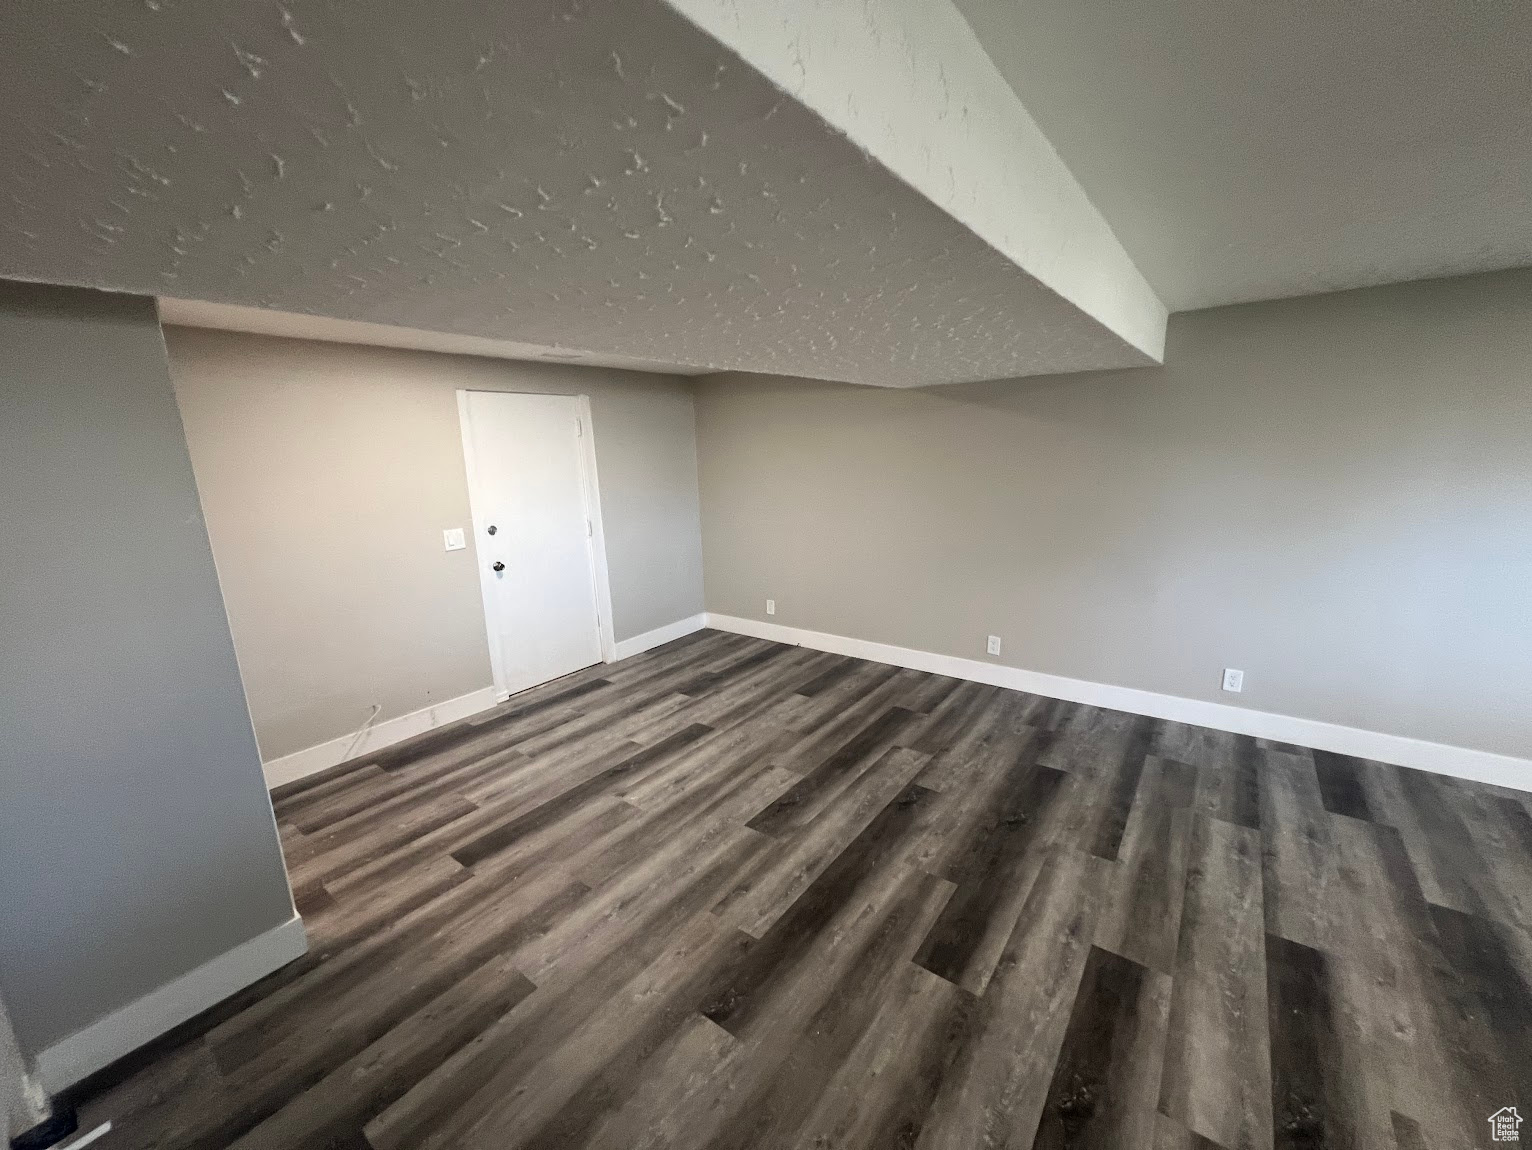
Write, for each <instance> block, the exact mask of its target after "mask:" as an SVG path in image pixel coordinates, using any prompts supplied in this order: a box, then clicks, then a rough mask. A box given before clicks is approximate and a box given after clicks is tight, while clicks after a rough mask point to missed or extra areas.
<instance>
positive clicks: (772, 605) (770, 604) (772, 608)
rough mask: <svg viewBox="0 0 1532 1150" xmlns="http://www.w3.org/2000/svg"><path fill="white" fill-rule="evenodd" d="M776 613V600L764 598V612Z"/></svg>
mask: <svg viewBox="0 0 1532 1150" xmlns="http://www.w3.org/2000/svg"><path fill="white" fill-rule="evenodd" d="M776 613H777V601H776V600H775V599H768V600H766V614H768V615H775V614H776Z"/></svg>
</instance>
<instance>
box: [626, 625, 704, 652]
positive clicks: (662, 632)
mask: <svg viewBox="0 0 1532 1150" xmlns="http://www.w3.org/2000/svg"><path fill="white" fill-rule="evenodd" d="M706 626H707V616H706V615H693V616H691V617H690V618H687V619H677V620H676V621H675V622H674V623H666V624H665V626H663V627H656V628H655V629H654V630H653V631H645V632H644V633H643V634H642V635H634V636H633V638H631V639H624V640H623V641H622V642H620V643H618V644H617V658H619V659H627V658H631V657H632V656H634V655H640V654H643V652H645V651H647V650H649V649H650V648H651V647H658V646H661V645H662V644H665V643H673V642H675V641H676V640H677V639H680V638H682V637H683V636H685V635H690V634H691V633H692V632H693V631H700V630H702V628H704V627H706Z"/></svg>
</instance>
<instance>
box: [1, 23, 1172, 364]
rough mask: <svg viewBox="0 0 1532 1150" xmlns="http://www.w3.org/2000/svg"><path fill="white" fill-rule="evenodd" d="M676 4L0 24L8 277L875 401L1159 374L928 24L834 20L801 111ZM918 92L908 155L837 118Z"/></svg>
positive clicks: (1055, 178) (1132, 296)
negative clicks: (1000, 384) (742, 373)
mask: <svg viewBox="0 0 1532 1150" xmlns="http://www.w3.org/2000/svg"><path fill="white" fill-rule="evenodd" d="M794 3H795V4H796V6H797V7H799V8H802V9H803V12H802V15H803V16H804V18H805V19H806V18H808V17H809V16H810V15H812V10H813V9H815V8H816V7H822V6H819V5H815V4H813V3H811V2H810V0H801V2H799V0H794ZM690 7H691V9H693V10H690V11H688V16H689V17H690V18H683V16H682V15H680V14H679V13H678V12H677V11H676V10H674V9H673V8H672V7H670V6H668V5H666V4H665V3H661V2H660V0H631V2H618V0H610V2H604V3H603V2H597V3H587V2H582V0H519V2H517V3H513V4H506V3H503V2H501V0H448V2H445V3H441V2H437V3H430V4H427V3H423V2H418V0H412V2H402V0H401V2H394V3H384V4H372V5H342V4H339V3H330V2H324V0H311V2H305V0H289V2H288V3H286V4H284V3H278V2H269V0H259V2H255V3H248V4H234V3H201V2H194V0H141V2H139V3H131V4H130V3H126V2H111V0H86V2H82V3H71V4H67V5H46V4H10V5H5V6H4V7H3V9H0V45H3V47H0V108H3V109H4V115H3V118H0V156H3V157H4V159H3V161H0V164H3V167H0V177H3V180H4V191H5V200H4V209H3V214H0V229H3V230H0V276H8V277H12V278H20V279H40V280H49V281H53V282H61V283H72V284H83V285H88V286H99V287H106V288H112V289H117V290H125V291H135V292H142V293H146V294H153V295H159V296H170V297H179V298H183V299H190V300H201V301H212V302H214V303H220V304H233V305H246V306H255V307H260V308H267V309H274V310H281V311H287V312H293V313H303V314H312V315H319V316H327V317H332V318H335V319H339V320H347V321H361V322H370V323H379V324H389V325H400V326H405V327H411V328H418V329H427V330H430V331H436V332H442V333H450V334H452V335H457V336H464V337H476V338H482V339H492V340H497V341H514V342H515V343H516V344H517V345H519V346H525V347H527V348H529V349H531V352H530V354H546V355H548V356H550V357H553V358H572V357H575V356H580V355H584V356H585V357H586V358H588V359H590V360H591V361H592V362H632V363H646V364H666V365H674V366H677V367H680V368H682V369H684V370H690V371H706V370H721V369H738V370H747V371H769V372H782V373H788V374H796V375H806V376H814V377H819V378H827V379H841V380H851V381H857V382H866V383H877V384H883V385H894V386H909V385H917V384H925V383H936V382H950V381H954V380H964V379H982V378H998V377H1008V376H1017V375H1026V374H1034V373H1038V372H1053V371H1068V370H1075V369H1083V368H1099V367H1115V366H1127V365H1132V364H1141V363H1148V362H1153V361H1154V360H1155V359H1156V357H1157V356H1158V355H1159V353H1160V350H1161V348H1162V346H1163V335H1164V320H1165V309H1164V306H1163V305H1162V304H1161V303H1160V301H1159V300H1158V299H1157V298H1156V297H1155V295H1154V293H1153V292H1152V291H1151V290H1150V289H1149V287H1148V286H1147V284H1146V283H1145V282H1144V280H1143V277H1142V276H1140V275H1139V273H1138V271H1137V269H1136V268H1135V267H1134V265H1133V262H1132V260H1131V259H1130V258H1129V257H1128V255H1127V254H1126V253H1125V252H1124V251H1123V250H1122V248H1121V245H1119V244H1118V243H1117V240H1116V238H1115V237H1114V236H1113V235H1112V233H1111V230H1110V229H1109V228H1108V227H1107V226H1106V224H1105V223H1104V222H1103V221H1102V220H1101V217H1100V216H1099V214H1098V213H1097V212H1096V211H1095V209H1094V208H1093V207H1092V206H1091V204H1090V203H1089V201H1088V200H1087V199H1086V197H1085V195H1084V193H1083V192H1082V191H1081V190H1080V188H1079V186H1078V184H1076V183H1075V181H1074V180H1073V178H1072V177H1071V176H1070V174H1069V172H1068V171H1067V169H1065V168H1064V167H1063V166H1062V165H1061V164H1060V163H1059V162H1058V159H1057V157H1056V156H1055V155H1054V153H1053V151H1052V149H1051V148H1050V147H1049V146H1048V144H1047V141H1046V140H1045V139H1044V138H1043V137H1042V136H1041V134H1040V133H1038V131H1037V128H1036V125H1035V124H1033V123H1032V121H1031V119H1030V117H1028V115H1027V112H1026V109H1025V108H1023V107H1022V105H1021V103H1020V101H1019V100H1018V99H1017V98H1016V96H1015V95H1014V93H1013V92H1012V91H1011V90H1010V88H1009V87H1008V86H1007V85H1006V84H1005V82H1004V80H1003V79H1002V78H1001V77H1000V75H999V73H998V72H996V71H995V69H994V67H993V65H992V64H991V63H990V62H989V60H988V58H987V57H986V56H985V55H984V53H983V51H982V49H980V48H979V46H978V43H977V41H976V40H975V39H974V37H973V34H972V32H971V30H970V29H968V27H967V26H966V24H965V23H964V22H963V21H962V19H961V18H960V17H959V16H958V15H957V14H956V12H955V10H953V9H952V8H951V7H950V5H948V4H947V2H946V0H940V2H939V3H937V4H935V5H932V6H929V7H926V6H923V5H921V4H918V3H915V2H914V0H899V3H897V4H896V3H893V2H892V0H891V2H890V3H889V4H888V5H887V6H886V9H884V8H880V7H879V6H875V5H874V6H856V7H848V8H847V9H846V11H845V12H843V13H842V16H845V15H846V14H848V13H850V14H852V15H855V14H857V13H860V15H859V16H856V18H854V19H843V20H841V21H840V22H839V24H838V26H837V27H836V28H835V30H834V31H835V34H836V36H837V41H836V50H835V51H834V52H820V53H818V54H812V53H808V55H810V56H812V59H811V63H810V75H812V76H813V77H815V82H813V83H807V84H805V83H802V82H795V81H794V78H793V76H792V75H790V74H784V73H783V67H784V61H787V62H790V61H792V60H793V59H794V58H796V59H797V60H798V63H799V64H800V65H801V64H802V63H803V60H804V57H805V55H806V53H805V46H806V42H805V41H803V40H802V39H801V38H800V39H798V40H797V42H796V43H795V42H794V41H793V38H791V37H789V38H788V39H787V40H785V41H784V40H783V39H782V38H780V37H776V38H773V36H771V35H770V34H769V33H770V29H767V30H766V31H765V32H764V33H763V32H762V30H761V29H758V28H754V27H751V26H749V21H743V20H741V19H738V17H740V13H741V12H743V11H744V10H743V9H741V10H740V11H737V12H734V13H733V14H732V17H734V18H735V19H734V23H733V25H730V24H729V19H730V14H729V13H728V12H726V11H723V10H719V11H714V12H709V11H707V10H706V6H705V5H701V4H693V5H691V6H690ZM832 7H833V6H832ZM720 13H721V18H720ZM932 13H936V14H937V15H936V16H935V17H934V18H933V16H932ZM699 24H701V25H703V26H704V27H708V28H709V29H710V31H711V32H712V33H714V34H709V32H705V31H703V30H702V28H701V27H699V26H698V25H699ZM890 44H892V45H895V50H894V51H893V52H892V53H890V52H887V51H885V50H884V48H885V47H886V46H887V45H890ZM746 59H749V60H751V61H752V63H750V64H747V63H746V62H745V60H746ZM848 60H854V61H856V62H857V67H856V69H855V71H854V73H851V72H848V73H847V74H846V75H845V76H844V77H838V76H836V72H837V69H840V68H841V67H842V65H843V64H844V62H845V61H848ZM944 69H951V70H952V71H951V74H950V75H944V74H943V72H944ZM800 79H801V78H800ZM773 80H774V81H775V83H773ZM829 81H834V82H829ZM912 84H913V85H919V87H918V88H917V89H916V90H918V92H919V93H920V98H921V100H923V101H925V100H926V99H927V96H931V97H932V99H934V100H935V103H929V101H928V102H927V103H928V104H929V106H926V105H925V104H922V105H911V106H910V108H909V111H910V114H909V115H908V116H904V117H902V119H901V123H900V124H899V125H897V126H896V128H897V130H892V131H891V130H889V129H890V125H889V123H888V121H887V118H886V117H884V118H883V119H882V120H881V121H879V120H878V119H877V117H875V116H874V117H870V118H869V117H866V116H862V117H858V116H857V115H849V116H848V115H846V114H845V113H846V109H847V106H848V102H849V104H855V103H857V102H858V101H860V102H862V104H863V105H864V107H865V106H871V105H872V104H875V103H876V102H877V101H878V100H879V99H880V98H887V97H888V95H889V94H891V93H893V94H897V93H900V92H902V91H903V90H904V87H907V86H909V85H912ZM933 85H934V86H935V87H934V88H933ZM784 90H786V91H787V92H792V93H794V95H787V94H784ZM933 93H934V95H932V94H933ZM795 96H796V97H798V98H794V97H795ZM831 105H835V106H831ZM954 143H955V144H956V145H957V148H956V150H953V145H954ZM944 149H946V151H944Z"/></svg>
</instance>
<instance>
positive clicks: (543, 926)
mask: <svg viewBox="0 0 1532 1150" xmlns="http://www.w3.org/2000/svg"><path fill="white" fill-rule="evenodd" d="M275 798H276V809H277V816H278V820H279V823H280V826H281V831H282V840H283V844H284V848H285V850H286V853H287V858H288V863H289V868H290V871H291V875H292V880H293V886H294V889H295V891H296V893H297V898H298V903H299V908H300V910H301V911H302V913H303V915H304V917H305V920H306V922H307V925H308V929H309V932H310V939H311V948H312V949H311V950H310V952H309V954H308V955H307V956H306V957H304V958H302V959H300V960H299V961H297V962H295V963H293V964H292V965H291V966H289V967H287V968H286V969H284V970H282V971H280V972H278V973H277V974H275V975H273V976H271V977H270V978H268V979H266V980H265V981H264V982H262V983H260V984H258V985H257V986H255V987H252V988H250V989H249V990H247V991H245V992H243V993H242V994H240V995H238V996H236V998H235V999H233V1000H231V1001H230V1002H228V1003H225V1004H223V1005H221V1006H220V1007H218V1008H216V1009H215V1010H213V1011H211V1012H209V1013H208V1014H207V1015H204V1016H202V1017H201V1018H199V1019H196V1020H194V1021H193V1022H192V1023H189V1024H188V1025H187V1026H185V1027H183V1028H181V1030H180V1031H178V1032H176V1033H175V1034H173V1035H170V1036H167V1038H165V1039H164V1040H162V1041H160V1042H158V1043H156V1044H154V1046H153V1047H151V1048H149V1049H148V1050H145V1051H143V1052H140V1053H139V1054H137V1055H135V1056H132V1057H130V1058H129V1059H128V1060H126V1061H125V1062H123V1063H121V1064H119V1065H118V1066H117V1067H114V1068H111V1069H110V1070H108V1071H107V1072H104V1073H103V1074H102V1075H100V1076H98V1077H97V1078H96V1079H95V1080H94V1081H92V1082H91V1083H88V1084H86V1087H85V1089H84V1090H82V1091H81V1095H82V1098H81V1105H82V1107H83V1110H84V1120H85V1122H86V1123H88V1124H93V1123H95V1122H99V1121H103V1120H105V1119H108V1118H109V1119H111V1121H112V1122H113V1124H114V1128H113V1131H112V1133H111V1134H110V1135H109V1136H108V1137H107V1138H106V1139H104V1140H103V1141H101V1142H100V1143H99V1145H100V1146H101V1147H103V1148H106V1150H110V1148H114V1147H132V1148H149V1147H158V1148H166V1150H168V1148H204V1150H207V1148H213V1147H225V1146H236V1147H239V1148H241V1150H256V1148H260V1150H279V1148H294V1150H296V1148H300V1147H301V1148H304V1150H314V1148H324V1147H330V1148H336V1150H439V1148H448V1147H452V1148H458V1147H461V1148H465V1150H512V1148H520V1147H526V1148H532V1147H538V1148H553V1147H603V1148H613V1150H616V1148H621V1150H631V1148H641V1147H657V1148H658V1147H676V1148H688V1147H715V1148H738V1150H743V1148H745V1147H872V1148H878V1150H887V1148H910V1147H913V1148H922V1150H924V1148H936V1147H949V1148H953V1150H973V1148H977V1147H989V1146H1007V1147H1028V1146H1032V1147H1066V1146H1067V1147H1111V1148H1116V1150H1124V1148H1141V1150H1176V1148H1182V1147H1186V1148H1191V1147H1199V1148H1204V1150H1205V1148H1209V1147H1215V1148H1217V1147H1221V1148H1223V1150H1244V1148H1250V1147H1259V1148H1263V1150H1264V1148H1275V1147H1321V1146H1323V1147H1397V1148H1398V1150H1410V1148H1414V1147H1470V1146H1479V1145H1482V1144H1485V1143H1486V1142H1487V1140H1488V1131H1487V1125H1486V1122H1487V1119H1488V1117H1489V1115H1490V1114H1491V1113H1492V1112H1494V1111H1496V1110H1498V1109H1499V1108H1500V1107H1502V1106H1507V1105H1519V1106H1520V1107H1522V1112H1523V1113H1524V1114H1527V1115H1528V1116H1532V806H1529V797H1528V796H1527V795H1525V794H1520V793H1517V792H1514V791H1509V790H1502V789H1498V788H1494V787H1489V786H1482V785H1475V784H1469V783H1464V782H1459V781H1454V780H1450V779H1446V778H1441V777H1436V776H1432V775H1428V774H1423V773H1421V772H1417V771H1411V770H1404V769H1399V768H1394V767H1389V766H1384V765H1382V764H1379V763H1373V762H1364V761H1361V760H1357V759H1351V758H1345V757H1343V756H1339V755H1334V754H1328V753H1324V752H1316V751H1309V750H1305V749H1302V748H1299V747H1295V746H1289V745H1285V744H1276V743H1269V742H1263V741H1260V740H1256V739H1251V738H1248V737H1243V736H1234V735H1228V734H1223V733H1219V732H1215V731H1209V730H1203V729H1199V728H1194V727H1187V726H1182V725H1179V724H1175V723H1169V722H1161V721H1157V720H1151V719H1145V718H1140V717H1136V716H1133V715H1127V714H1122V713H1118V712H1113V711H1106V710H1101V709H1097V708H1093V707H1088V706H1080V705H1076V704H1071V703H1066V702H1060V701H1058V700H1051V699H1046V698H1041V697H1038V696H1033V695H1027V694H1022V693H1018V692H1014V691H1005V690H1001V689H998V688H995V687H987V686H981V685H978V684H974V683H967V682H960V681H958V680H954V679H946V678H942V677H940V676H934V675H925V674H919V673H916V672H912V671H906V670H898V669H895V668H892V667H886V666H881V665H878V664H873V663H866V662H861V661H858V660H854V659H848V658H843V657H840V656H835V655H829V654H823V653H818V652H814V651H810V650H807V649H804V648H797V647H787V646H781V645H778V644H773V643H767V642H763V641H759V640H754V639H748V638H743V637H740V636H734V635H726V634H721V633H718V632H711V631H705V632H700V633H698V634H696V635H694V636H690V637H688V638H687V639H684V640H681V641H679V642H676V643H672V644H670V645H669V646H666V647H663V648H660V649H657V650H655V651H651V652H649V653H647V654H644V655H640V656H637V657H635V658H632V659H629V660H626V661H624V662H621V663H616V664H612V665H609V666H601V667H593V668H591V669H589V670H587V671H583V672H580V673H578V674H576V675H573V676H570V677H569V678H566V679H562V680H560V681H558V682H556V683H551V684H548V685H546V686H544V687H541V688H538V689H536V690H533V691H529V692H527V693H525V694H522V695H518V696H516V697H515V698H513V699H511V700H510V701H509V702H507V703H505V704H503V705H501V706H499V707H497V708H496V709H494V710H493V711H490V712H486V713H484V714H482V715H479V716H476V717H475V718H474V719H472V720H470V721H467V722H464V723H459V724H456V725H455V726H452V727H448V728H444V729H441V730H438V731H434V732H431V733H429V734H426V735H423V736H421V737H419V738H417V739H415V740H413V741H412V742H410V743H408V744H402V745H399V746H396V747H392V748H389V749H387V750H385V751H382V752H380V753H378V754H374V755H371V756H368V757H366V758H363V759H359V760H356V761H354V762H351V763H348V764H344V765H342V766H341V767H338V768H336V769H334V770H332V771H330V772H327V773H325V774H323V775H319V776H315V777H313V778H310V779H306V780H303V781H301V782H299V783H297V784H293V785H291V786H288V787H285V788H283V789H282V790H280V791H279V792H278V793H277V795H276V796H275ZM1529 1134H1532V1132H1529Z"/></svg>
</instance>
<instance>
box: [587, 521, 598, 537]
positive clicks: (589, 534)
mask: <svg viewBox="0 0 1532 1150" xmlns="http://www.w3.org/2000/svg"><path fill="white" fill-rule="evenodd" d="M595 537H596V529H595V528H594V527H592V526H591V523H590V520H589V519H587V520H586V521H585V538H587V539H594V538H595Z"/></svg>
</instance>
